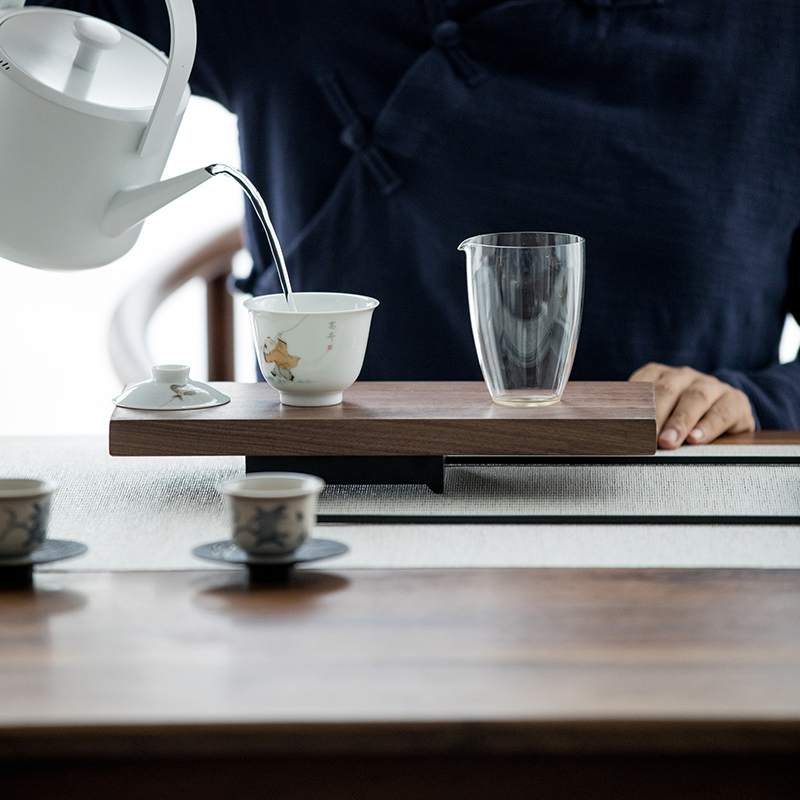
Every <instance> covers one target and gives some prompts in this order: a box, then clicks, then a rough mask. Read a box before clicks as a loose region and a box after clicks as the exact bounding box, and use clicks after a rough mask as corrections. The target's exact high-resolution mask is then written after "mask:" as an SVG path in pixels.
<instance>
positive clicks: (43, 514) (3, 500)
mask: <svg viewBox="0 0 800 800" xmlns="http://www.w3.org/2000/svg"><path fill="white" fill-rule="evenodd" d="M55 488H56V487H55V484H53V483H50V482H49V481H44V480H38V479H36V478H3V479H0V558H18V557H19V556H26V555H28V553H31V552H33V551H34V550H35V549H36V548H37V547H40V546H41V545H42V544H43V543H44V540H45V537H46V536H47V523H48V521H49V519H50V500H51V498H52V495H53V492H54V491H55Z"/></svg>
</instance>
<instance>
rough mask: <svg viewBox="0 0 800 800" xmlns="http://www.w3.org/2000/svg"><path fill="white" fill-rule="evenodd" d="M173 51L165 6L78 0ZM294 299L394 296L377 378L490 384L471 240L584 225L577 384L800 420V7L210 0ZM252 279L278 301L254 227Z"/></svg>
mask: <svg viewBox="0 0 800 800" xmlns="http://www.w3.org/2000/svg"><path fill="white" fill-rule="evenodd" d="M75 5H80V6H81V8H82V9H83V10H85V11H87V12H89V13H95V14H96V15H97V16H100V17H103V18H106V19H112V20H114V21H116V22H118V23H119V24H121V25H122V26H123V27H126V28H129V29H130V30H133V31H135V32H137V33H139V34H140V35H142V36H143V37H144V38H146V39H148V40H149V41H151V42H153V43H154V44H156V45H157V46H160V47H161V48H162V49H168V40H167V39H166V36H165V33H166V12H165V11H164V9H163V8H162V7H161V3H160V2H159V0H148V2H138V3H137V2H134V1H133V0H109V1H108V2H101V1H100V0H97V1H96V2H83V3H79V4H78V3H76V4H75ZM195 5H196V10H197V17H198V37H199V38H198V55H197V61H196V65H195V69H194V72H193V75H192V88H193V90H194V91H195V92H196V93H199V94H202V95H206V96H208V97H211V98H213V99H215V100H217V101H219V102H220V103H221V104H222V105H224V106H225V107H226V108H228V109H229V110H230V111H232V112H233V113H235V114H237V115H238V117H239V129H240V137H241V147H242V161H243V169H244V171H245V172H246V173H247V174H248V175H249V176H250V178H251V180H253V181H254V183H256V185H257V186H259V188H260V189H261V191H262V192H263V193H264V195H265V198H266V201H267V204H268V206H269V208H270V213H271V215H272V217H273V221H274V223H275V226H276V229H277V231H278V235H279V236H280V238H281V240H282V242H283V245H284V248H285V250H286V255H287V263H288V268H289V271H290V274H291V279H292V283H293V286H294V288H295V290H297V291H301V290H309V291H347V292H356V293H361V294H367V295H372V296H374V297H377V298H378V299H379V300H380V301H381V306H380V308H379V309H378V310H377V311H376V313H375V315H374V318H373V328H372V333H371V337H370V345H369V349H368V352H367V358H366V362H365V365H364V369H363V372H362V374H361V378H362V379H364V380H400V379H402V380H436V379H443V380H456V379H462V380H469V379H475V380H477V379H480V371H479V367H478V361H477V357H476V354H475V349H474V345H473V342H472V338H471V331H470V323H469V314H468V309H467V292H466V277H465V266H464V257H463V254H462V253H459V252H458V251H457V249H456V248H457V245H458V244H459V242H461V241H462V240H463V239H465V238H467V237H469V236H472V235H476V234H482V233H491V232H498V231H513V230H541V231H562V232H568V233H576V234H580V235H582V236H584V237H585V238H586V254H587V267H586V284H585V300H584V312H583V323H582V328H581V334H580V339H579V343H578V348H577V354H576V357H575V364H574V368H573V371H572V376H571V377H572V378H573V379H575V380H625V379H627V378H628V376H629V375H630V374H631V373H632V372H633V371H634V370H635V369H637V368H638V367H641V366H642V365H644V364H645V363H647V362H649V361H659V362H663V363H666V364H670V365H673V366H681V365H688V366H691V367H694V368H695V369H697V370H700V371H702V372H706V373H711V374H713V375H716V376H717V377H718V378H720V379H721V380H723V381H726V382H728V383H730V384H732V385H734V386H736V387H739V388H740V389H742V390H744V391H745V392H746V393H747V395H748V397H749V398H750V401H751V404H752V407H753V410H754V413H755V416H756V418H757V424H759V425H760V427H764V428H783V429H798V428H800V366H799V365H798V363H797V362H793V363H790V364H785V365H779V363H778V346H779V342H780V337H781V331H782V327H783V323H784V318H785V315H786V313H787V312H791V313H794V314H795V315H796V316H797V315H798V313H797V312H798V307H799V306H800V297H799V296H798V258H799V257H800V237H798V236H797V235H796V231H797V229H798V222H799V221H800V83H799V81H800V4H798V3H797V2H791V1H790V0H786V1H785V2H780V1H779V0H764V1H763V2H758V1H757V0H749V1H748V2H738V3H730V2H725V1H724V0H530V1H526V0H510V1H508V2H490V0H460V1H456V0H450V1H448V2H444V0H414V1H413V2H412V1H411V0H346V2H345V0H269V1H268V2H267V1H265V0H230V2H228V3H224V4H221V3H219V2H218V0H195ZM248 231H249V245H250V248H251V251H252V253H253V256H254V261H255V266H254V269H253V272H252V275H251V276H250V277H249V279H247V280H246V281H243V282H242V288H244V289H245V290H246V291H249V292H253V293H257V294H263V293H272V292H277V291H279V290H280V289H279V284H278V281H277V276H276V273H275V270H274V268H271V267H270V262H271V258H270V255H269V249H268V247H267V244H266V241H265V239H264V237H263V233H262V232H261V230H260V229H259V228H258V223H257V221H256V220H255V219H254V218H253V217H252V216H250V215H248Z"/></svg>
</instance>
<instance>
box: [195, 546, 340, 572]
mask: <svg viewBox="0 0 800 800" xmlns="http://www.w3.org/2000/svg"><path fill="white" fill-rule="evenodd" d="M349 549H350V548H349V547H348V546H347V545H346V544H343V543H342V542H335V541H333V540H332V539H309V540H308V541H306V542H305V544H303V545H302V546H301V547H299V548H298V549H297V550H295V551H294V553H290V554H289V555H285V556H273V557H267V556H253V555H250V553H247V552H246V551H245V550H242V548H241V547H239V546H238V545H236V544H234V543H233V542H232V541H231V540H230V539H225V540H223V541H221V542H209V543H208V544H202V545H200V546H199V547H195V548H194V549H193V550H192V553H193V554H194V555H196V556H197V557H198V558H202V559H205V560H206V561H217V562H220V563H223V564H242V565H244V566H246V567H247V569H248V570H249V572H250V580H251V581H257V582H270V583H271V582H275V581H282V580H285V579H286V578H287V577H288V575H289V572H290V570H291V569H292V568H293V567H294V566H295V564H305V563H308V562H310V561H321V560H322V559H325V558H333V557H334V556H340V555H342V554H344V553H346V552H347V551H348V550H349Z"/></svg>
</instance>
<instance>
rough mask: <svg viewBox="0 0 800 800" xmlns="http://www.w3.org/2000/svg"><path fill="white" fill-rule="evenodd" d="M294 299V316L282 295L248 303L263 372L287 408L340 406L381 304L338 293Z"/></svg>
mask: <svg viewBox="0 0 800 800" xmlns="http://www.w3.org/2000/svg"><path fill="white" fill-rule="evenodd" d="M292 299H293V301H294V304H295V308H296V309H297V310H296V311H290V310H289V307H288V305H287V303H286V299H285V298H284V296H283V295H282V294H270V295H262V296H260V297H252V298H249V299H247V300H245V302H244V306H245V308H246V309H247V310H248V311H249V312H250V321H251V325H252V330H253V340H254V344H255V348H256V354H257V355H258V363H259V366H260V368H261V373H262V374H263V376H264V378H265V380H266V381H267V383H269V384H270V385H271V386H272V387H273V388H275V389H277V390H278V392H280V398H281V403H283V404H284V405H289V406H332V405H336V404H337V403H341V402H342V392H343V391H344V390H345V389H347V388H348V387H349V386H352V385H353V383H355V381H356V378H358V375H359V373H360V372H361V367H362V365H363V363H364V354H365V353H366V351H367V340H368V338H369V328H370V322H371V320H372V312H373V311H374V310H375V308H377V306H378V301H377V300H375V299H374V298H372V297H365V296H363V295H358V294H340V293H336V292H295V293H293V294H292Z"/></svg>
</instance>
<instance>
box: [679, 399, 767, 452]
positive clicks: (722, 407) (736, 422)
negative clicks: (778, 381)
mask: <svg viewBox="0 0 800 800" xmlns="http://www.w3.org/2000/svg"><path fill="white" fill-rule="evenodd" d="M723 385H724V384H723ZM755 428H756V423H755V419H754V417H753V409H752V406H751V405H750V400H749V398H748V397H747V395H746V394H745V393H744V392H742V391H740V390H739V389H734V388H733V387H728V390H727V391H725V392H724V394H723V395H722V396H721V397H720V398H719V400H717V402H716V403H714V405H713V406H711V408H710V409H709V410H708V411H707V412H706V413H705V414H704V415H703V417H702V418H701V419H700V420H699V421H698V423H697V425H695V427H694V428H693V429H692V430H691V431H690V432H689V434H688V435H687V437H686V440H687V441H689V442H691V443H692V444H699V443H700V442H710V441H711V440H713V439H716V438H717V436H721V435H722V434H723V433H745V432H746V431H754V430H755Z"/></svg>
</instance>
